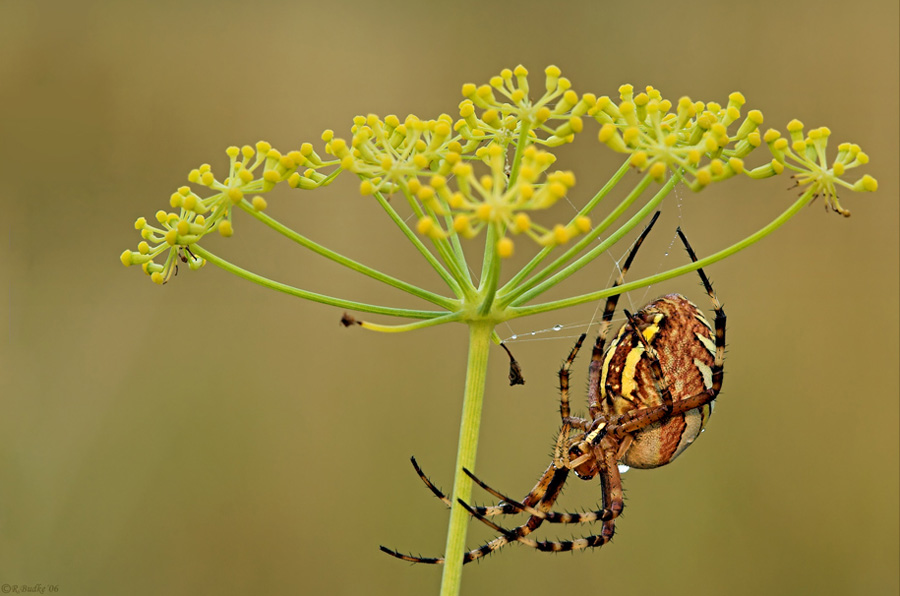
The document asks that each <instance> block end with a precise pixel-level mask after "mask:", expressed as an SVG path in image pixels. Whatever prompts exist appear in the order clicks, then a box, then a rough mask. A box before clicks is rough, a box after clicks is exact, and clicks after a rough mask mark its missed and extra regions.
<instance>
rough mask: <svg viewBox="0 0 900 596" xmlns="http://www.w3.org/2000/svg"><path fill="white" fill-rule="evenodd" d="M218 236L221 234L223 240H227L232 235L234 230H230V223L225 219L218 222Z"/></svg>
mask: <svg viewBox="0 0 900 596" xmlns="http://www.w3.org/2000/svg"><path fill="white" fill-rule="evenodd" d="M219 234H221V235H222V236H224V237H225V238H228V237H230V236H231V235H232V234H234V228H232V226H231V222H230V221H228V220H227V219H223V220H222V221H220V222H219Z"/></svg>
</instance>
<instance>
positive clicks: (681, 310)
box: [600, 294, 716, 468]
mask: <svg viewBox="0 0 900 596" xmlns="http://www.w3.org/2000/svg"><path fill="white" fill-rule="evenodd" d="M634 321H635V323H636V325H637V331H638V332H639V333H641V335H642V336H643V338H644V340H645V341H641V339H640V338H639V337H638V336H637V335H636V333H635V331H634V329H633V327H632V324H631V323H626V324H624V325H623V326H622V328H621V329H620V330H619V332H618V333H617V334H616V337H615V339H614V340H613V342H612V343H611V344H610V346H609V349H608V350H607V351H606V354H605V356H604V360H603V368H602V373H601V384H600V387H601V397H602V400H601V407H602V409H603V411H604V414H606V415H607V416H608V417H610V418H612V419H615V418H616V417H618V416H622V415H625V414H627V413H629V412H632V411H633V410H639V409H642V408H647V407H653V406H660V405H665V403H666V399H665V397H664V396H665V392H666V389H668V393H669V395H670V397H671V403H676V402H678V401H679V400H682V399H685V398H688V397H691V396H694V395H697V394H698V393H701V392H703V391H706V390H709V389H710V388H711V387H712V386H713V380H712V370H713V365H714V363H715V355H716V345H715V339H714V332H713V331H712V327H711V326H710V324H709V322H708V321H707V320H706V318H705V317H704V316H703V313H702V312H701V311H700V309H698V308H697V307H696V306H694V305H693V304H692V303H691V302H690V301H689V300H688V299H686V298H685V297H684V296H681V295H679V294H669V295H667V296H663V297H662V298H659V299H657V300H654V301H653V302H651V303H650V304H648V305H647V306H645V307H644V308H642V309H641V310H640V311H638V312H637V313H635V315H634ZM648 348H649V350H650V351H655V353H656V355H657V357H658V359H659V368H660V370H659V371H657V374H658V375H659V379H660V381H655V380H654V371H653V366H654V365H655V362H654V359H653V358H652V357H651V356H650V354H648ZM711 412H712V403H710V404H708V405H704V406H702V407H699V408H695V409H693V410H689V411H687V412H684V413H683V414H676V415H673V416H671V417H668V418H666V419H664V420H662V421H659V422H656V423H654V424H651V425H649V426H647V427H646V428H643V429H641V430H639V431H636V432H634V433H632V434H631V444H630V446H629V447H628V448H627V449H626V451H625V452H624V453H623V454H620V455H621V457H620V461H621V463H623V464H625V465H627V466H630V467H634V468H656V467H659V466H662V465H665V464H667V463H669V462H670V461H672V460H673V459H675V458H676V457H677V456H678V455H680V454H681V453H682V452H683V451H684V450H685V449H686V448H687V447H688V446H689V445H690V444H691V443H692V442H693V441H694V440H695V439H696V438H697V436H699V435H700V432H701V431H702V430H703V427H704V425H705V424H706V421H707V419H708V418H709V415H710V413H711Z"/></svg>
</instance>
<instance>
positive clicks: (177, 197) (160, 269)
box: [120, 141, 326, 284]
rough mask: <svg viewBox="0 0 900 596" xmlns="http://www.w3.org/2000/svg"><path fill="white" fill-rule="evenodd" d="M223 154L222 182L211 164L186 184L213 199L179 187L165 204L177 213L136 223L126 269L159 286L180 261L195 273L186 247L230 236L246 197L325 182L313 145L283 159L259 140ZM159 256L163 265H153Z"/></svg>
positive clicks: (259, 206) (199, 262) (257, 201)
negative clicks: (135, 268) (138, 270)
mask: <svg viewBox="0 0 900 596" xmlns="http://www.w3.org/2000/svg"><path fill="white" fill-rule="evenodd" d="M226 153H227V155H228V159H229V169H228V176H227V177H225V179H224V180H219V179H217V178H216V176H215V175H214V174H213V172H212V168H211V166H210V165H209V164H203V165H201V166H200V167H199V168H196V169H194V170H191V172H190V173H189V174H188V181H189V182H191V183H193V184H196V185H200V186H205V187H207V188H209V189H211V190H213V191H215V192H214V193H213V194H212V195H210V196H208V197H206V198H203V197H201V196H200V195H198V194H196V193H195V192H194V191H193V190H191V187H189V186H182V187H181V188H179V189H178V190H177V191H176V192H174V193H173V194H172V196H171V197H170V198H169V205H170V206H171V207H172V209H173V210H177V211H171V212H167V211H162V210H161V211H158V212H157V213H156V222H157V224H155V225H154V224H150V223H148V222H147V220H146V219H145V218H143V217H141V218H138V220H137V221H136V222H135V224H134V227H135V229H137V230H138V231H140V233H141V238H142V239H143V240H142V241H141V242H140V243H139V244H138V249H137V250H136V251H132V250H126V251H124V252H123V253H122V254H121V255H120V259H121V261H122V263H123V264H124V265H126V266H130V265H140V266H141V267H142V269H143V270H144V272H145V273H147V274H148V275H150V277H151V279H152V280H153V281H154V282H155V283H158V284H164V283H166V282H167V281H169V279H171V277H172V276H173V275H175V273H176V272H177V267H178V260H181V261H182V262H185V263H188V264H189V265H190V267H191V268H192V269H199V268H200V267H202V266H203V265H204V264H205V261H204V260H203V259H201V258H198V257H196V256H195V255H194V254H193V253H192V252H191V251H190V248H189V247H190V246H191V245H193V244H195V243H197V242H198V241H199V240H200V239H201V238H203V237H204V236H205V235H207V234H209V233H210V232H213V231H218V232H219V234H221V235H222V236H226V237H228V236H231V235H232V234H233V233H234V228H233V226H232V210H233V208H234V206H235V205H237V204H238V203H240V202H242V201H244V200H246V199H245V196H247V195H249V194H251V193H257V192H267V191H269V190H271V189H272V188H274V186H275V185H276V184H278V183H279V182H282V181H284V180H288V183H289V184H290V185H291V186H294V187H303V188H312V187H315V186H318V185H320V184H322V183H323V181H324V179H325V178H326V176H325V175H324V174H321V173H319V172H317V171H316V168H318V167H321V166H323V165H325V164H324V163H323V162H322V160H321V159H320V158H319V157H318V155H316V153H315V152H314V151H313V150H312V146H311V145H310V146H307V145H304V146H303V147H301V148H300V150H298V151H291V152H290V153H288V154H286V155H282V154H281V153H280V152H279V151H277V150H276V149H273V148H272V146H271V145H270V144H269V143H267V142H265V141H260V142H258V143H257V144H256V147H255V148H254V147H250V146H249V145H245V146H243V147H240V148H239V147H229V148H228V149H227V150H226ZM303 166H307V170H306V171H305V172H304V173H303V174H300V173H299V172H298V171H297V170H298V168H300V167H303ZM260 170H261V171H260ZM248 202H249V204H250V205H251V206H252V207H253V209H255V210H257V211H262V210H264V209H265V208H266V201H265V199H263V198H262V197H261V196H254V197H253V198H252V199H251V200H250V201H248ZM163 255H165V257H164V260H163V262H162V263H158V262H156V260H157V259H158V258H161V257H163Z"/></svg>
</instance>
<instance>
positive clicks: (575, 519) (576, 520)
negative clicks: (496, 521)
mask: <svg viewBox="0 0 900 596" xmlns="http://www.w3.org/2000/svg"><path fill="white" fill-rule="evenodd" d="M463 472H465V473H466V474H467V475H468V476H469V478H471V479H472V480H473V481H474V482H475V484H477V485H478V486H480V487H481V488H483V489H484V490H486V491H487V492H489V493H491V494H492V495H494V496H495V497H497V498H498V499H500V500H502V501H504V502H506V503H508V504H509V505H511V506H513V507H515V508H516V509H518V510H519V511H523V512H525V513H527V514H529V515H532V516H534V517H540V518H542V519H543V520H544V521H545V522H549V523H553V524H582V523H588V522H594V521H607V520H610V519H612V518H613V517H614V513H613V511H612V510H611V509H598V510H596V511H585V512H582V513H558V512H556V511H541V510H539V509H535V508H534V507H529V506H528V505H525V504H523V503H518V502H516V501H515V500H513V499H510V498H509V497H507V496H506V495H504V494H503V493H501V492H499V491H497V490H495V489H493V488H491V487H490V486H488V485H487V484H485V483H484V482H483V481H482V480H480V479H479V478H478V477H477V476H475V474H473V473H472V472H471V471H470V470H468V469H466V468H463ZM466 509H467V510H470V509H471V510H475V511H476V512H477V513H478V514H479V515H480V516H481V517H486V516H485V515H483V514H482V513H481V512H480V511H477V508H475V507H471V508H470V507H468V506H467V507H466ZM476 517H478V516H476ZM488 525H490V524H488ZM491 527H493V526H491Z"/></svg>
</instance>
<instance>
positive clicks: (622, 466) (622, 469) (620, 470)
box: [619, 464, 631, 474]
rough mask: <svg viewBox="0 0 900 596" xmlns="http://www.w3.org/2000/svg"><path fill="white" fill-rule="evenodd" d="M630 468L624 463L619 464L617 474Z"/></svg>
mask: <svg viewBox="0 0 900 596" xmlns="http://www.w3.org/2000/svg"><path fill="white" fill-rule="evenodd" d="M630 469H631V468H629V467H628V466H626V465H625V464H619V474H624V473H625V472H627V471H628V470H630Z"/></svg>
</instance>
